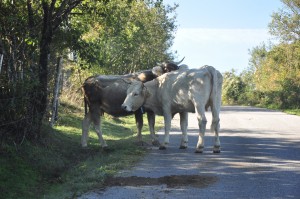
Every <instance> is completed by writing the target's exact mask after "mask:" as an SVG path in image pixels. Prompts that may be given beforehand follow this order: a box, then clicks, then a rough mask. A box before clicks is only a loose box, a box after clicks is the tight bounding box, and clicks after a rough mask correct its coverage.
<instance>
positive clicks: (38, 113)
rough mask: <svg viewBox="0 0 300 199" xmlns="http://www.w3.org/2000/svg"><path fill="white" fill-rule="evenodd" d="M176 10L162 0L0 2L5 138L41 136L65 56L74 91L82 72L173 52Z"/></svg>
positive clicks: (0, 104) (137, 65) (120, 69)
mask: <svg viewBox="0 0 300 199" xmlns="http://www.w3.org/2000/svg"><path fill="white" fill-rule="evenodd" d="M175 9H176V6H174V7H170V6H165V5H164V4H163V3H162V1H161V0H155V1H150V0H149V1H148V0H145V1H137V0H133V1H132V0H131V1H123V0H111V1H106V0H101V1H94V0H38V1H32V0H19V1H6V0H5V1H0V52H1V54H3V55H4V59H3V65H2V66H1V70H0V84H1V87H0V111H1V113H3V114H1V116H0V119H1V122H0V127H1V129H0V144H2V143H3V142H7V143H10V144H17V145H18V144H21V143H23V142H24V140H26V139H27V140H34V139H38V138H39V137H40V134H41V125H42V122H43V121H44V122H45V121H46V120H47V118H49V116H50V113H49V110H48V107H49V103H51V101H52V93H51V91H52V90H53V87H54V80H55V76H56V75H57V74H56V71H55V68H56V66H55V65H56V62H57V59H58V58H59V57H63V58H64V59H65V61H64V63H65V71H67V70H69V71H71V72H70V74H69V75H67V72H66V73H65V76H64V77H65V80H66V79H67V78H69V82H68V83H65V86H67V89H69V87H72V91H74V90H76V92H77V90H78V88H79V87H80V83H81V82H82V79H81V76H82V77H87V76H89V75H91V74H95V73H104V74H108V73H110V74H112V73H114V74H121V73H128V72H133V71H136V70H141V69H145V68H150V67H152V66H153V65H154V64H155V63H156V62H157V61H160V60H165V59H171V58H172V54H170V53H168V49H169V47H170V46H171V45H172V41H173V36H172V33H173V31H175V30H176V25H175V16H172V14H173V13H174V12H175ZM71 53H72V54H73V55H75V56H73V57H72V59H71V61H67V57H68V55H71ZM67 65H68V66H67ZM87 68H90V69H89V70H85V71H81V70H82V69H87ZM79 73H80V81H76V82H72V80H73V79H74V78H77V76H78V74H79ZM74 76H75V77H74ZM75 87H76V89H75ZM43 119H44V120H43Z"/></svg>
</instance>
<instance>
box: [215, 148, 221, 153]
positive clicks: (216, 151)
mask: <svg viewBox="0 0 300 199" xmlns="http://www.w3.org/2000/svg"><path fill="white" fill-rule="evenodd" d="M213 153H221V150H220V149H214V150H213Z"/></svg>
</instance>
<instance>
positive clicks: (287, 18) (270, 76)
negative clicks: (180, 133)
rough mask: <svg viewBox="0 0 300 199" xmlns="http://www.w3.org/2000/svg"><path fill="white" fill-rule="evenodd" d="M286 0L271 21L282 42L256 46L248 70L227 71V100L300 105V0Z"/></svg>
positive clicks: (271, 29) (284, 106) (275, 105)
mask: <svg viewBox="0 0 300 199" xmlns="http://www.w3.org/2000/svg"><path fill="white" fill-rule="evenodd" d="M282 2H283V3H284V5H285V7H284V8H283V9H281V10H279V11H278V12H275V13H273V15H272V21H271V22H270V24H269V32H270V33H271V34H272V35H273V36H276V37H277V39H278V40H279V43H278V44H270V45H269V46H267V45H266V44H262V45H260V46H257V47H255V48H253V49H252V50H251V51H250V55H251V59H250V60H249V68H248V69H247V70H245V71H243V72H242V73H241V74H236V72H235V71H231V72H227V73H225V74H224V77H225V80H224V90H223V101H224V102H225V103H229V104H245V105H260V106H264V107H270V108H276V109H296V110H297V109H299V108H300V41H299V39H300V31H299V30H300V2H299V1H298V0H282Z"/></svg>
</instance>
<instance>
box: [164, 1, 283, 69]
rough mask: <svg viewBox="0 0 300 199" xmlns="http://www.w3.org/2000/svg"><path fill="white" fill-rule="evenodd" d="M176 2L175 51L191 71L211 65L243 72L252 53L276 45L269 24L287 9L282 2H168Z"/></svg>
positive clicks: (171, 3)
mask: <svg viewBox="0 0 300 199" xmlns="http://www.w3.org/2000/svg"><path fill="white" fill-rule="evenodd" d="M174 3H176V4H179V7H178V8H177V9H176V13H177V20H176V24H177V25H178V29H177V31H176V33H175V35H174V36H175V38H174V44H173V46H172V49H171V50H172V51H174V52H175V51H177V58H178V60H179V59H181V58H182V57H185V60H184V61H183V63H184V64H187V65H188V66H189V67H190V68H195V67H199V66H203V65H211V66H214V67H215V68H217V69H218V70H219V71H221V72H226V71H231V70H232V69H234V70H235V71H237V72H242V71H243V70H245V69H247V68H248V66H249V59H250V54H249V50H252V49H253V48H254V47H257V46H259V45H261V44H262V43H263V42H264V43H266V44H268V43H269V42H273V43H274V42H276V39H275V38H274V37H273V36H271V35H270V34H269V33H268V30H269V29H268V24H269V23H270V22H271V21H272V18H271V15H272V13H273V12H277V11H278V10H279V9H281V8H283V7H284V6H283V4H282V3H281V1H280V0H164V4H169V5H174Z"/></svg>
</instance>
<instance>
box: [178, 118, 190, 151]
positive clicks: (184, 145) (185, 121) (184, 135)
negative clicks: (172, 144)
mask: <svg viewBox="0 0 300 199" xmlns="http://www.w3.org/2000/svg"><path fill="white" fill-rule="evenodd" d="M179 115H180V128H181V132H182V138H181V143H180V147H179V149H186V148H187V147H188V136H187V126H188V113H187V112H182V113H179Z"/></svg>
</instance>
